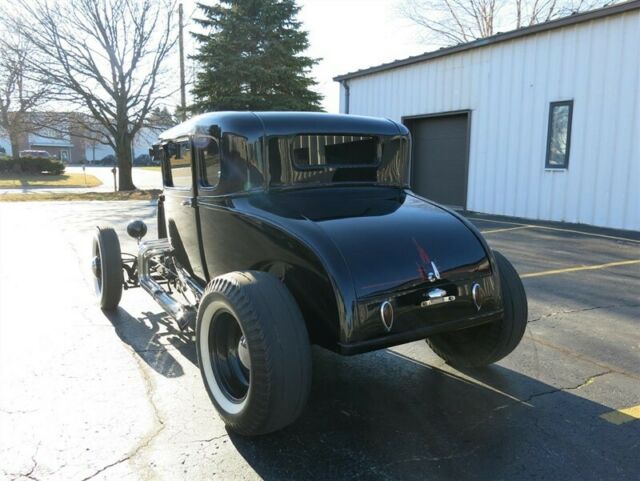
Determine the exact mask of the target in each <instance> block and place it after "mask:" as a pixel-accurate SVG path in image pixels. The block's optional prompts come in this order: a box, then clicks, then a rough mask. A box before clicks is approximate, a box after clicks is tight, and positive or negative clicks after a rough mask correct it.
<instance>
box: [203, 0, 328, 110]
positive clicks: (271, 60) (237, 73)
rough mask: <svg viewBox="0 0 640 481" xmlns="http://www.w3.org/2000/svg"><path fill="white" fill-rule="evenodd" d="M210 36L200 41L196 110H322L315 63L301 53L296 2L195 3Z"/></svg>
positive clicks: (224, 0)
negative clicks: (312, 72)
mask: <svg viewBox="0 0 640 481" xmlns="http://www.w3.org/2000/svg"><path fill="white" fill-rule="evenodd" d="M198 7H199V8H200V9H201V10H202V12H203V13H204V16H205V18H204V19H199V20H197V22H198V23H199V24H200V25H201V26H203V27H204V28H205V29H206V30H207V31H208V32H207V33H206V34H194V36H195V38H196V40H197V41H198V42H199V44H200V45H199V48H198V53H197V55H194V56H193V58H194V59H196V60H197V61H198V63H199V71H198V72H197V75H196V81H195V85H194V88H193V95H194V98H195V103H194V105H193V107H192V108H193V110H195V111H200V112H201V111H211V110H320V109H321V107H320V101H321V100H322V97H321V96H320V95H319V94H318V93H316V92H314V91H313V90H312V87H314V86H315V85H316V82H315V80H313V79H312V78H310V77H309V71H310V69H311V67H313V66H314V65H315V64H316V63H317V62H318V60H317V59H313V58H310V57H306V56H304V55H302V53H303V52H304V51H305V50H306V49H307V47H308V46H309V40H308V38H307V32H305V31H303V30H301V23H300V22H299V21H297V20H296V15H297V14H298V12H299V10H300V8H299V7H298V6H297V5H296V3H295V0H220V3H219V4H216V5H211V6H210V5H203V4H201V3H200V4H198Z"/></svg>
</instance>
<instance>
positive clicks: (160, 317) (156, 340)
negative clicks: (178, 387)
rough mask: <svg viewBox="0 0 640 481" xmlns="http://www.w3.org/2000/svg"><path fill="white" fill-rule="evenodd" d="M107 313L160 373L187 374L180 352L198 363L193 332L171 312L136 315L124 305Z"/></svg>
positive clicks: (118, 330)
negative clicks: (177, 322)
mask: <svg viewBox="0 0 640 481" xmlns="http://www.w3.org/2000/svg"><path fill="white" fill-rule="evenodd" d="M104 314H105V316H106V317H107V319H109V321H110V322H111V323H112V324H113V327H114V328H115V330H116V333H117V335H118V337H119V338H120V339H121V340H122V341H123V342H124V343H125V344H128V345H129V346H131V348H132V349H133V350H134V351H135V352H136V354H138V356H140V358H141V359H142V360H143V361H144V362H146V363H147V365H149V367H151V368H152V369H153V370H154V371H156V372H157V373H158V374H161V375H163V376H165V377H170V378H175V377H180V376H182V375H183V374H184V370H183V368H182V366H181V365H180V363H179V362H178V360H177V359H176V354H181V355H182V356H184V357H185V358H186V359H188V360H189V361H190V362H192V363H193V364H197V357H196V347H195V343H194V342H193V333H192V332H191V331H182V330H180V328H179V327H178V326H177V325H176V323H175V321H173V319H171V317H170V316H169V315H167V314H164V313H153V312H142V313H141V314H140V315H139V316H138V317H134V316H132V315H131V314H129V313H128V312H127V311H126V310H125V309H123V308H122V307H119V308H118V309H117V310H115V311H112V312H107V311H105V312H104Z"/></svg>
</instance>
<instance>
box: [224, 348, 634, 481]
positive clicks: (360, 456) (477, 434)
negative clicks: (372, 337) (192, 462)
mask: <svg viewBox="0 0 640 481" xmlns="http://www.w3.org/2000/svg"><path fill="white" fill-rule="evenodd" d="M425 348H426V347H425ZM313 360H314V379H313V387H312V392H311V395H310V397H309V403H308V405H307V408H306V409H305V411H304V413H303V415H302V416H301V418H300V419H299V420H298V421H297V422H296V423H294V424H293V425H292V426H290V427H288V428H286V429H285V430H283V431H280V432H277V433H274V434H270V435H266V436H261V437H257V438H244V437H242V436H238V435H236V434H234V433H232V432H229V436H230V439H231V441H232V442H233V444H234V446H235V447H236V449H237V450H238V452H240V453H241V455H242V456H243V457H244V459H245V460H246V461H247V463H249V464H250V465H251V467H252V468H253V469H254V470H255V471H256V473H257V474H258V476H260V477H261V478H262V479H266V480H272V479H305V480H309V479H322V480H329V479H336V480H342V479H388V480H395V479H402V480H410V479H416V480H426V479H428V480H437V479H447V480H461V479H487V480H489V479H491V480H493V479H505V480H516V479H524V478H526V479H581V480H585V479H616V480H621V479H637V473H638V472H640V462H639V461H638V459H637V456H636V455H634V454H633V449H632V447H631V446H630V444H629V443H628V436H625V435H623V434H622V433H621V431H620V430H621V429H626V430H628V432H629V435H631V434H632V432H633V433H635V434H636V435H637V434H638V433H639V432H638V428H639V427H640V426H638V424H637V423H629V424H628V425H624V426H615V425H613V424H609V423H607V422H606V421H604V420H602V419H600V418H599V415H600V414H602V413H604V412H607V411H609V410H610V408H608V407H606V406H603V405H600V404H598V403H594V402H592V401H589V400H587V399H584V398H582V397H580V396H578V395H576V394H574V392H575V391H569V390H559V389H556V388H554V387H553V386H550V385H548V384H545V383H542V382H540V381H537V380H535V379H533V378H530V377H528V376H525V375H522V374H520V373H518V372H515V371H513V370H510V369H507V368H504V367H501V366H499V365H494V366H491V367H489V368H486V369H483V370H479V371H478V372H477V373H476V374H475V375H474V373H473V372H472V371H469V372H468V373H467V376H469V378H465V377H463V376H462V375H457V374H453V373H451V372H447V371H444V370H441V369H438V368H436V367H434V366H430V365H427V364H422V363H420V362H418V361H415V360H413V359H410V358H406V357H404V356H402V355H399V354H397V353H395V352H393V351H388V350H387V351H378V352H374V353H369V354H363V355H360V356H357V357H351V358H344V357H340V356H338V355H336V354H333V353H330V352H328V351H324V350H321V349H314V359H313ZM632 424H635V427H634V426H631V425H632Z"/></svg>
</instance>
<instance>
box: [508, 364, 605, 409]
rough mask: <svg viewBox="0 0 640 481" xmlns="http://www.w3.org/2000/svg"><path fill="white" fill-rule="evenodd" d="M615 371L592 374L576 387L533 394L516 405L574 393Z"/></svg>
mask: <svg viewBox="0 0 640 481" xmlns="http://www.w3.org/2000/svg"><path fill="white" fill-rule="evenodd" d="M614 372H615V371H613V370H611V369H608V370H606V371H604V372H599V373H598V374H594V375H593V376H589V377H588V378H587V379H585V380H584V381H583V382H581V383H580V384H578V385H576V386H567V387H559V388H554V389H550V390H548V391H542V392H539V393H535V394H532V395H530V396H529V397H528V398H527V399H523V400H519V401H518V404H528V403H529V402H530V401H531V400H532V399H535V398H538V397H541V396H547V395H549V394H556V393H558V392H565V391H575V390H577V389H581V388H583V387H585V386H588V385H589V384H591V383H592V382H594V380H595V379H597V378H599V377H602V376H606V375H607V374H612V373H614Z"/></svg>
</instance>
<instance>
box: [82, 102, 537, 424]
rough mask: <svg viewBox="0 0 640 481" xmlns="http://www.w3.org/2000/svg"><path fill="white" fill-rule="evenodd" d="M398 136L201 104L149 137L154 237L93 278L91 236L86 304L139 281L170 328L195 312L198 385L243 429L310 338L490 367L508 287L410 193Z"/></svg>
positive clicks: (359, 121) (292, 373)
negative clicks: (113, 276)
mask: <svg viewBox="0 0 640 481" xmlns="http://www.w3.org/2000/svg"><path fill="white" fill-rule="evenodd" d="M410 147H411V145H410V135H409V132H408V130H407V129H406V127H404V126H403V125H401V124H398V123H396V122H393V121H391V120H387V119H377V118H368V117H358V116H351V115H331V114H320V113H291V112H286V113H283V112H257V113H253V112H226V113H224V112H223V113H211V114H204V115H200V116H198V117H195V118H193V119H191V120H189V121H188V122H185V123H183V124H180V125H178V126H176V127H174V128H172V129H170V130H168V131H166V132H164V133H163V134H162V135H161V136H160V142H159V143H158V145H156V146H155V147H154V152H153V153H154V158H155V159H158V160H160V162H161V165H162V175H163V182H164V192H163V195H162V196H161V197H160V200H159V203H158V237H159V239H158V240H154V241H147V242H141V243H140V247H139V252H138V254H137V255H136V256H135V258H136V261H135V262H133V263H131V262H129V263H128V261H127V259H128V258H127V257H126V256H121V255H120V251H119V245H118V249H117V257H121V259H122V260H121V264H122V265H121V266H118V267H115V263H114V267H113V268H112V269H111V271H115V270H117V271H119V272H120V275H121V276H122V273H123V272H124V275H125V276H127V280H125V278H124V277H122V278H119V279H117V280H116V281H110V280H109V279H108V278H106V277H104V276H105V267H106V266H105V264H106V263H105V260H104V258H105V257H106V256H105V253H106V251H109V250H110V248H109V246H110V245H111V244H113V241H112V239H111V238H112V237H113V233H112V232H110V231H109V230H108V229H106V230H105V229H101V230H99V232H98V235H97V237H96V241H95V242H94V252H95V253H96V255H95V258H94V272H96V278H97V287H98V294H99V296H100V299H101V305H102V306H103V308H112V307H115V306H114V305H113V304H114V299H116V297H117V300H116V301H115V305H117V303H118V301H119V300H120V294H119V293H117V292H116V294H111V293H110V292H108V289H107V287H108V286H110V285H111V284H113V285H116V284H118V283H120V284H121V285H125V286H127V285H128V286H137V285H140V286H142V287H143V288H145V289H146V290H147V291H148V292H149V293H150V294H151V295H152V296H153V297H154V298H155V299H156V300H157V301H158V302H159V303H160V305H161V306H162V307H163V308H164V309H165V310H166V311H167V312H168V313H169V314H171V315H172V316H173V317H174V318H175V319H176V320H177V321H178V322H179V323H180V325H181V326H182V327H185V328H188V326H189V324H190V323H191V321H195V331H196V345H197V348H198V355H199V363H200V368H201V371H202V375H203V380H204V382H205V386H206V387H207V391H208V392H209V395H210V396H211V399H212V401H213V403H214V404H215V405H216V407H217V408H218V411H219V412H220V413H221V415H222V417H223V418H224V419H225V421H226V422H227V424H228V425H229V426H230V427H231V428H232V429H235V430H236V431H238V432H240V433H244V434H248V435H253V434H260V433H264V432H269V431H273V430H275V429H279V428H281V427H283V426H284V425H286V424H288V423H290V422H292V421H293V420H294V419H295V418H296V417H297V416H298V414H299V413H300V411H301V409H302V406H304V399H306V396H307V394H308V389H309V383H310V376H311V374H310V373H311V371H310V363H311V361H310V351H309V345H310V344H317V345H320V346H322V347H325V348H328V349H331V350H333V351H336V352H338V353H341V354H356V353H360V352H364V351H369V350H373V349H379V348H383V347H387V346H391V345H397V344H401V343H405V342H409V341H415V340H419V339H426V340H427V342H428V343H429V344H430V345H431V347H432V348H433V349H434V350H435V352H436V353H438V354H439V355H440V356H442V357H443V358H444V359H445V360H447V361H448V362H450V363H451V364H453V365H461V366H479V365H485V364H488V363H491V362H495V361H496V360H498V359H500V358H502V357H504V356H505V355H506V354H508V353H509V352H511V350H513V349H514V348H515V347H516V345H517V344H518V342H519V340H520V338H521V337H522V334H523V332H524V326H525V325H526V316H527V314H526V296H525V294H524V289H523V288H522V284H521V282H520V280H519V277H518V276H517V273H516V272H515V270H513V267H512V266H511V265H510V264H509V262H508V261H507V260H506V259H505V258H504V257H503V256H501V255H500V254H499V253H494V252H492V251H491V249H490V248H489V247H488V246H487V244H486V242H485V241H484V239H483V238H482V235H481V234H480V233H479V232H478V230H477V229H476V228H475V227H474V226H473V225H472V224H470V223H469V222H468V221H466V220H465V219H464V218H463V217H461V216H460V215H458V214H457V213H455V212H454V211H451V210H449V209H447V208H445V207H443V206H441V205H438V204H436V203H433V202H431V201H429V200H428V199H424V198H422V197H420V196H418V195H416V194H415V193H414V192H412V191H411V189H410V172H411V164H410V151H411V149H410ZM103 231H104V232H106V234H103ZM129 231H130V234H132V235H133V236H134V237H137V238H138V239H141V238H142V236H143V235H144V232H145V231H146V227H144V225H143V224H142V223H141V222H139V221H138V222H137V223H133V224H132V225H131V226H130V230H129ZM101 236H102V237H101ZM116 242H117V238H116ZM111 250H115V249H111ZM114 257H116V255H115V254H114ZM96 265H97V266H98V267H97V268H96ZM107 270H109V269H107ZM109 282H111V284H110V283H109ZM98 284H99V286H98ZM172 286H173V287H174V288H175V289H174V290H175V291H178V292H181V293H182V294H183V296H182V297H184V299H185V300H186V301H184V300H183V301H177V300H176V297H175V295H172V294H171V287H172ZM114 289H115V290H116V291H117V289H116V288H114ZM112 290H113V289H112ZM109 295H111V297H109ZM105 296H106V297H107V299H106V300H105ZM114 296H115V297H114ZM274 372H275V373H274ZM275 387H278V389H275ZM274 391H277V393H276V394H274ZM265 406H266V407H265Z"/></svg>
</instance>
